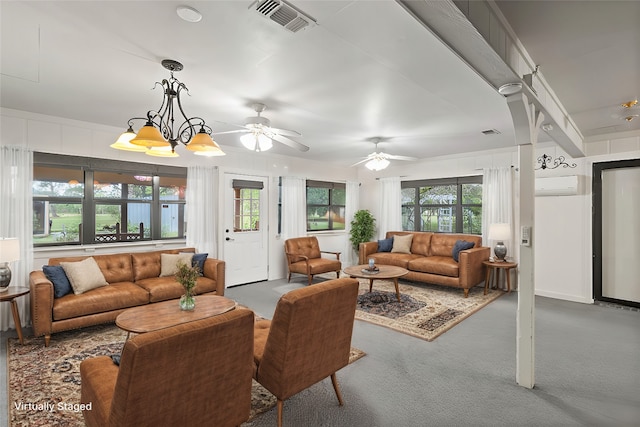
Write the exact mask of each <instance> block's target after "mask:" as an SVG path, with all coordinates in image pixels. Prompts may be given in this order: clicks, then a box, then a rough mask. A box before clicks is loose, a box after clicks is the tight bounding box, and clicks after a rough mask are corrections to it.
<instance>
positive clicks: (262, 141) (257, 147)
mask: <svg viewBox="0 0 640 427" xmlns="http://www.w3.org/2000/svg"><path fill="white" fill-rule="evenodd" d="M240 142H242V145H244V146H245V148H247V149H249V150H251V151H267V150H269V149H271V147H273V141H272V140H271V138H269V137H268V136H267V135H265V134H264V133H262V132H251V133H246V134H244V135H242V136H241V137H240Z"/></svg>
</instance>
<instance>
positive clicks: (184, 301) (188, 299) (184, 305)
mask: <svg viewBox="0 0 640 427" xmlns="http://www.w3.org/2000/svg"><path fill="white" fill-rule="evenodd" d="M195 308H196V297H195V296H194V295H193V294H192V293H191V291H190V290H188V291H187V290H185V294H184V295H182V296H181V297H180V310H184V311H192V310H193V309H195Z"/></svg>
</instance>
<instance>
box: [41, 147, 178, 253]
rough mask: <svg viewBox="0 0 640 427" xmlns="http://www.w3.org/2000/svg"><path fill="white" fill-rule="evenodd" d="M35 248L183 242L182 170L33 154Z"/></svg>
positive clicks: (169, 167)
mask: <svg viewBox="0 0 640 427" xmlns="http://www.w3.org/2000/svg"><path fill="white" fill-rule="evenodd" d="M33 172H34V173H33V175H34V181H33V234H34V245H35V246H43V245H56V244H74V243H75V244H91V243H110V242H126V241H138V240H151V239H154V240H157V239H167V238H183V237H184V235H185V233H184V229H185V223H184V219H185V215H184V212H185V197H184V194H185V189H186V183H187V179H186V169H185V168H177V167H171V166H158V165H148V164H138V163H127V162H120V161H113V160H104V159H91V158H85V157H74V156H61V155H56V154H44V153H35V154H34V171H33Z"/></svg>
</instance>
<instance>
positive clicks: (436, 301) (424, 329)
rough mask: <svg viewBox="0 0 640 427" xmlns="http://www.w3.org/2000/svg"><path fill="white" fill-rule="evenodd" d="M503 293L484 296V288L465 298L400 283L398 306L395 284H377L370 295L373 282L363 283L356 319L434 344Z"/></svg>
mask: <svg viewBox="0 0 640 427" xmlns="http://www.w3.org/2000/svg"><path fill="white" fill-rule="evenodd" d="M503 293H504V292H503V291H500V290H495V289H490V292H488V293H487V295H484V287H483V286H476V287H474V288H471V289H470V290H469V297H468V298H465V297H464V293H463V291H462V289H457V288H450V287H447V286H437V285H428V284H421V283H420V284H419V283H409V282H402V281H400V302H398V299H397V297H396V291H395V288H394V286H393V282H392V281H391V280H374V282H373V291H372V292H369V281H368V280H367V279H360V295H359V296H358V307H357V310H356V319H359V320H364V321H366V322H370V323H374V324H376V325H380V326H386V327H387V328H391V329H393V330H395V331H398V332H402V333H405V334H408V335H412V336H414V337H418V338H422V339H424V340H427V341H433V340H434V339H436V338H437V337H438V336H439V335H441V334H443V333H445V332H446V331H448V330H449V329H451V328H452V327H454V326H455V325H457V324H458V323H460V322H461V321H463V320H464V319H466V318H467V317H469V316H471V315H472V314H473V313H475V312H476V311H478V310H480V309H481V308H482V307H484V306H486V305H487V304H489V303H490V302H491V301H493V300H495V299H496V298H498V297H499V296H500V295H502V294H503Z"/></svg>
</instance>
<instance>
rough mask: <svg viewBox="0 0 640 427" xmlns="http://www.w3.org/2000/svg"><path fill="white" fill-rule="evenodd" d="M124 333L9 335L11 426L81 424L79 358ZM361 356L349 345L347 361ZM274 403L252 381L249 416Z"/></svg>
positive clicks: (115, 348)
mask: <svg viewBox="0 0 640 427" xmlns="http://www.w3.org/2000/svg"><path fill="white" fill-rule="evenodd" d="M126 336H127V334H126V332H124V331H122V330H121V329H119V328H118V327H117V326H115V325H113V324H111V325H100V326H92V327H88V328H83V329H80V330H76V331H68V332H61V333H57V334H55V335H54V336H53V337H52V339H51V345H50V346H49V347H46V348H45V346H44V340H43V338H42V337H40V338H25V339H24V345H20V343H19V342H18V340H17V339H16V338H9V342H8V345H7V353H8V354H7V370H8V375H7V385H8V389H9V393H8V397H9V399H8V404H9V408H8V411H9V412H8V413H9V417H8V418H9V425H10V426H12V427H26V426H30V427H33V426H47V427H48V426H66V427H76V426H77V427H81V426H84V420H83V417H82V412H80V411H76V410H75V409H76V408H75V406H77V405H78V404H79V403H80V362H82V361H83V360H84V359H87V358H91V357H95V356H102V355H107V356H108V355H111V354H119V353H120V352H121V350H122V346H123V344H124V341H125V339H126ZM364 355H365V353H364V352H362V351H361V350H358V349H356V348H352V349H351V354H350V357H349V363H352V362H354V361H356V360H358V359H359V358H360V357H362V356H364ZM21 404H22V405H21ZM275 405H276V398H275V396H273V395H272V394H271V393H270V392H269V391H267V390H266V389H265V388H264V387H262V386H261V385H260V384H258V383H257V382H255V381H253V387H252V393H251V415H250V418H249V419H250V420H251V419H252V418H254V417H255V416H256V415H258V414H261V413H263V412H266V411H268V410H269V409H271V408H272V407H274V406H275ZM5 408H6V407H5ZM5 408H2V410H5Z"/></svg>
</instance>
